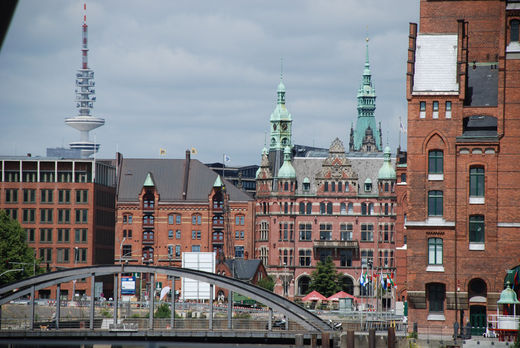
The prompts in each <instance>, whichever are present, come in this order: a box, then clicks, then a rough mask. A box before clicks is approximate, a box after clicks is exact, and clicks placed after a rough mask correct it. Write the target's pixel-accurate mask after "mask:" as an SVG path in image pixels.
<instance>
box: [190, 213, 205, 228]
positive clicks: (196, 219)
mask: <svg viewBox="0 0 520 348" xmlns="http://www.w3.org/2000/svg"><path fill="white" fill-rule="evenodd" d="M191 224H192V225H200V224H202V215H200V214H193V215H192V216H191Z"/></svg>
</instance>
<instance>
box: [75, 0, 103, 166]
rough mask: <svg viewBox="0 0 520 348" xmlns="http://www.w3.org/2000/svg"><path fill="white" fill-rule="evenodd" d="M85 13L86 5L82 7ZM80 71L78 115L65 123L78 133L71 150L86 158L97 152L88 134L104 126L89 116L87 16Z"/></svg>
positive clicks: (90, 75) (91, 84) (91, 92)
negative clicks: (78, 138) (78, 136)
mask: <svg viewBox="0 0 520 348" xmlns="http://www.w3.org/2000/svg"><path fill="white" fill-rule="evenodd" d="M84 10H85V12H86V10H87V5H86V4H85V5H84ZM81 56H82V62H81V69H78V71H77V73H76V90H75V92H76V107H77V108H78V111H79V112H78V115H77V116H74V117H68V118H66V119H65V123H66V124H67V125H68V126H71V127H73V128H75V129H77V130H79V131H80V140H79V141H74V142H72V143H70V144H69V145H70V148H71V149H76V150H81V157H83V158H86V157H89V156H90V155H92V154H94V153H96V152H98V150H99V144H96V143H94V142H92V141H90V137H89V132H90V131H91V130H93V129H96V128H98V127H101V126H102V125H104V124H105V120H104V119H103V118H100V117H94V116H92V115H91V110H92V108H93V107H94V102H95V101H96V97H95V93H96V90H95V89H94V87H95V85H96V84H95V82H94V71H93V70H92V69H90V68H89V67H88V25H87V15H86V14H84V15H83V26H82V47H81Z"/></svg>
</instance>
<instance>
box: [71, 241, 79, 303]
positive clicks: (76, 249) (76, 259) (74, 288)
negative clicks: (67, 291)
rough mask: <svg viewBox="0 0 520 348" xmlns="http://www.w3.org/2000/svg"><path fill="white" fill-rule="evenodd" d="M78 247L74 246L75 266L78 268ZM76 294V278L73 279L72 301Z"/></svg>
mask: <svg viewBox="0 0 520 348" xmlns="http://www.w3.org/2000/svg"><path fill="white" fill-rule="evenodd" d="M78 251H79V248H78V247H74V268H76V263H77V262H78ZM75 294H76V279H74V280H73V281H72V301H74V295H75Z"/></svg>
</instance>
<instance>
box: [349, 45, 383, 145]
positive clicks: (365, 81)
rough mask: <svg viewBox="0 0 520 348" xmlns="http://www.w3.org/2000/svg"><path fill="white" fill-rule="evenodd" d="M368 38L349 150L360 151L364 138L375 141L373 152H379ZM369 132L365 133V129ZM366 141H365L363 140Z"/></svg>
mask: <svg viewBox="0 0 520 348" xmlns="http://www.w3.org/2000/svg"><path fill="white" fill-rule="evenodd" d="M368 41H369V40H368V38H367V39H366V58H365V66H364V70H363V76H362V80H361V85H360V87H359V89H358V93H357V111H358V116H357V122H356V129H355V132H354V139H353V144H351V145H352V146H351V150H354V151H360V150H361V148H362V146H363V142H364V138H365V136H369V137H373V138H374V140H375V147H376V148H375V149H373V150H374V151H381V150H382V144H381V139H380V136H379V134H378V129H377V125H376V118H375V111H376V90H375V88H374V86H373V84H372V73H371V72H370V61H369V55H368ZM368 128H370V130H369V131H368V132H367V129H368ZM365 140H366V139H365Z"/></svg>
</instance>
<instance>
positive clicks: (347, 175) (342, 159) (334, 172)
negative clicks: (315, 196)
mask: <svg viewBox="0 0 520 348" xmlns="http://www.w3.org/2000/svg"><path fill="white" fill-rule="evenodd" d="M323 179H333V180H334V179H335V180H346V179H348V180H357V179H358V176H357V174H356V173H354V171H353V170H352V165H351V163H350V161H349V160H348V159H347V157H346V156H345V147H344V146H343V143H342V142H341V140H339V138H336V139H334V141H333V142H332V144H331V145H330V148H329V156H328V157H327V158H326V159H325V160H324V161H323V164H322V166H321V170H320V171H319V172H318V173H317V174H316V180H318V181H320V180H323ZM318 184H319V183H318Z"/></svg>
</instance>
